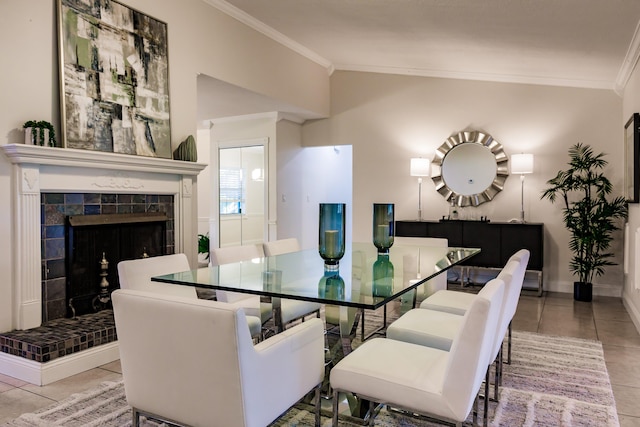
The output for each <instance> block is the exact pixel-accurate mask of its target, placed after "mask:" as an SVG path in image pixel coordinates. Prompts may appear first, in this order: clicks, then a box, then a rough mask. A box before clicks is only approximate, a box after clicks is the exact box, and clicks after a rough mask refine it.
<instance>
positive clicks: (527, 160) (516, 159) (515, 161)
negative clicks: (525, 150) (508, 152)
mask: <svg viewBox="0 0 640 427" xmlns="http://www.w3.org/2000/svg"><path fill="white" fill-rule="evenodd" d="M511 173H513V174H519V175H524V174H527V173H533V154H513V155H512V156H511Z"/></svg>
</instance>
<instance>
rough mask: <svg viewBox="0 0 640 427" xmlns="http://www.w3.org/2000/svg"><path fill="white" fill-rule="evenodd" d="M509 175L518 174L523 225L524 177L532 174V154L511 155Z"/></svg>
mask: <svg viewBox="0 0 640 427" xmlns="http://www.w3.org/2000/svg"><path fill="white" fill-rule="evenodd" d="M511 173H512V174H514V175H516V174H520V222H522V223H524V222H525V221H524V176H525V175H526V174H530V173H533V154H513V155H512V156H511Z"/></svg>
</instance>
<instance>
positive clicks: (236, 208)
mask: <svg viewBox="0 0 640 427" xmlns="http://www.w3.org/2000/svg"><path fill="white" fill-rule="evenodd" d="M244 194H245V185H244V179H243V176H242V169H240V168H227V169H220V215H234V214H241V213H242V210H243V209H244V204H245V200H244Z"/></svg>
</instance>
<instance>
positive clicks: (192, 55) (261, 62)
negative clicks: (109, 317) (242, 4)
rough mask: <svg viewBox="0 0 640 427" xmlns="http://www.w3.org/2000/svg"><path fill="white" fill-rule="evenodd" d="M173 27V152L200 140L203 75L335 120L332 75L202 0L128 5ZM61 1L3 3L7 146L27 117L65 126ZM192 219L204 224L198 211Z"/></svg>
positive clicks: (4, 248)
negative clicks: (199, 97)
mask: <svg viewBox="0 0 640 427" xmlns="http://www.w3.org/2000/svg"><path fill="white" fill-rule="evenodd" d="M122 3H124V4H126V5H129V6H131V7H133V8H135V9H137V10H140V11H142V12H144V13H147V14H149V15H151V16H153V17H154V18H156V19H159V20H162V21H164V22H166V23H167V24H168V35H169V76H170V83H169V88H170V96H171V98H170V103H171V135H172V140H173V143H172V145H173V147H174V148H175V147H176V146H177V145H178V144H179V142H180V141H182V140H184V139H185V138H186V137H187V136H188V135H196V127H197V115H196V109H197V94H196V92H197V84H196V77H197V75H198V73H204V74H206V75H208V76H211V77H214V78H217V79H219V80H222V81H225V82H228V83H231V84H234V85H236V86H239V87H241V88H245V89H248V90H251V91H253V92H256V93H259V94H262V95H266V96H270V97H272V98H274V99H279V100H281V101H284V102H287V103H288V104H291V105H294V106H297V107H300V108H304V109H306V110H309V111H312V112H315V113H317V114H319V115H323V116H327V115H328V111H329V76H328V73H327V70H326V69H324V68H323V67H321V66H319V65H318V64H316V63H314V62H312V61H310V60H308V59H306V58H304V57H302V56H300V55H298V54H296V53H294V52H293V51H291V50H289V49H288V48H286V47H284V46H282V45H279V44H277V43H276V42H274V41H273V40H271V39H269V38H267V37H266V36H264V35H262V34H260V33H258V32H257V31H254V30H252V29H250V28H248V27H246V26H245V25H243V24H242V23H240V22H239V21H237V20H235V19H233V18H231V17H229V16H227V15H225V14H223V13H222V12H220V11H218V10H217V9H215V8H213V7H212V6H210V5H208V4H206V3H205V2H203V1H202V0H181V1H175V0H124V1H122ZM55 4H56V2H55V1H52V0H29V1H23V0H3V1H2V2H0V40H1V41H0V45H1V48H0V51H1V52H2V56H3V58H4V60H3V70H2V79H0V93H2V101H1V102H0V117H1V118H2V119H1V120H0V144H7V143H18V142H21V141H23V138H24V137H23V133H22V131H21V127H22V124H23V123H24V122H25V121H26V120H30V119H37V120H48V121H51V122H52V123H53V124H54V126H55V127H56V130H57V131H58V132H59V129H60V112H59V96H58V82H59V73H58V63H57V47H56V44H57V43H56V40H57V31H56V25H57V24H56V13H55ZM10 189H11V166H10V164H9V163H8V161H7V160H6V159H5V158H4V157H0V206H3V209H2V211H1V213H0V219H2V220H3V221H1V222H0V253H2V254H3V255H4V256H2V257H0V274H2V276H3V277H12V275H13V268H12V265H13V259H12V255H11V254H12V251H11V248H12V246H13V241H12V238H13V237H12V235H11V229H12V227H11V217H10V215H11V214H10V212H11V210H12V207H11V204H10V203H11V200H10V192H11V190H10ZM192 221H194V222H195V221H197V217H196V213H195V212H194V216H193V218H192ZM12 298H13V294H12V290H11V280H5V281H3V282H2V284H0V331H4V330H8V329H11V328H12V325H11V318H12V313H11V308H10V307H11V305H10V301H11V299H12Z"/></svg>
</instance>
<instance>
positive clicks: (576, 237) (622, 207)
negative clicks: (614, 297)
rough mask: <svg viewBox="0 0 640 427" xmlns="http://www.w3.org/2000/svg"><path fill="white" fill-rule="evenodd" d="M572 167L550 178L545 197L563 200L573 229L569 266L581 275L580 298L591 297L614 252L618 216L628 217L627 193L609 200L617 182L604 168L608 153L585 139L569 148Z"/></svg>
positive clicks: (576, 289) (575, 289)
mask: <svg viewBox="0 0 640 427" xmlns="http://www.w3.org/2000/svg"><path fill="white" fill-rule="evenodd" d="M569 159H570V160H569V163H568V164H569V168H568V169H566V170H561V171H559V172H558V174H557V175H556V177H555V178H553V179H550V180H549V181H547V184H548V185H549V188H547V189H546V190H544V191H543V193H542V196H541V198H542V199H548V200H549V201H551V203H554V202H556V200H558V198H560V199H561V200H562V203H563V204H564V207H563V208H562V214H563V220H564V224H565V226H566V227H567V230H569V232H570V233H571V238H570V240H569V249H571V252H573V257H572V258H571V263H570V264H569V269H570V270H571V272H572V273H573V274H574V276H577V277H578V280H579V281H578V282H574V284H573V297H574V299H575V300H577V301H591V298H592V293H593V278H594V277H595V276H601V275H602V274H604V269H605V267H607V266H611V265H616V263H615V262H613V261H611V258H612V257H613V253H611V252H609V251H608V249H609V247H610V245H611V242H612V240H613V232H614V231H616V230H618V229H619V228H620V227H619V226H618V220H620V219H625V218H627V202H626V200H625V198H624V197H621V196H620V197H615V198H614V199H612V200H608V199H607V196H609V194H611V192H612V190H613V186H612V185H611V182H610V181H609V179H607V177H605V176H604V173H603V172H602V170H603V169H604V167H605V166H606V165H607V163H608V162H607V161H606V160H604V153H600V154H594V153H593V150H592V149H591V147H590V146H588V145H584V144H581V143H578V144H575V145H573V146H571V148H569Z"/></svg>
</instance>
